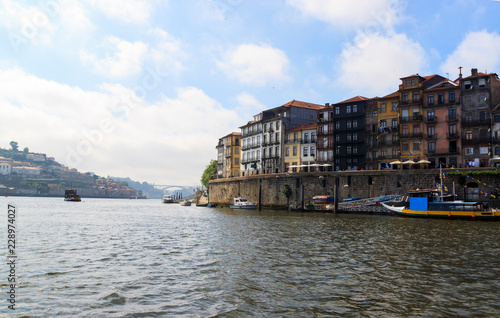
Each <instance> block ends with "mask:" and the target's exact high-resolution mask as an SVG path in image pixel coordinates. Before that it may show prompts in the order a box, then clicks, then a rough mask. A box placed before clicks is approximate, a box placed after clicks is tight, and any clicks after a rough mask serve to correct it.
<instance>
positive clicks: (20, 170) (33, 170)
mask: <svg viewBox="0 0 500 318" xmlns="http://www.w3.org/2000/svg"><path fill="white" fill-rule="evenodd" d="M12 172H15V173H17V174H20V175H28V176H38V175H40V174H41V173H42V169H41V168H38V167H23V166H17V167H12Z"/></svg>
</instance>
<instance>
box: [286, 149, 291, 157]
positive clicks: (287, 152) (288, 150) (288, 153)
mask: <svg viewBox="0 0 500 318" xmlns="http://www.w3.org/2000/svg"><path fill="white" fill-rule="evenodd" d="M285 157H290V147H285Z"/></svg>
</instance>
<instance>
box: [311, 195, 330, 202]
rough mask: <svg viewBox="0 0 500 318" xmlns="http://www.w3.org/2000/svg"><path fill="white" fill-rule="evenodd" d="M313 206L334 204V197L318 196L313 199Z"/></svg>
mask: <svg viewBox="0 0 500 318" xmlns="http://www.w3.org/2000/svg"><path fill="white" fill-rule="evenodd" d="M312 201H313V204H330V203H333V201H334V197H333V196H331V195H326V194H325V195H316V196H314V197H313V199H312Z"/></svg>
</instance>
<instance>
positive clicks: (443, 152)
mask: <svg viewBox="0 0 500 318" xmlns="http://www.w3.org/2000/svg"><path fill="white" fill-rule="evenodd" d="M427 154H428V155H458V154H460V148H458V147H457V148H452V149H449V148H438V149H427Z"/></svg>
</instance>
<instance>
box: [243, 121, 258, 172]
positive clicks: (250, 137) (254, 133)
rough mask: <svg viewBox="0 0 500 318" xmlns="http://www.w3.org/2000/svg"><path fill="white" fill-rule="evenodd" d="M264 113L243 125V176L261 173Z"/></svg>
mask: <svg viewBox="0 0 500 318" xmlns="http://www.w3.org/2000/svg"><path fill="white" fill-rule="evenodd" d="M261 118H262V113H261V114H258V115H255V116H254V120H253V121H250V122H248V124H246V125H244V126H241V127H240V129H241V166H240V171H241V175H242V176H251V175H254V174H259V172H260V171H261V169H262V164H261V160H262V159H261V153H262V122H261V121H260V120H261Z"/></svg>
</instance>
